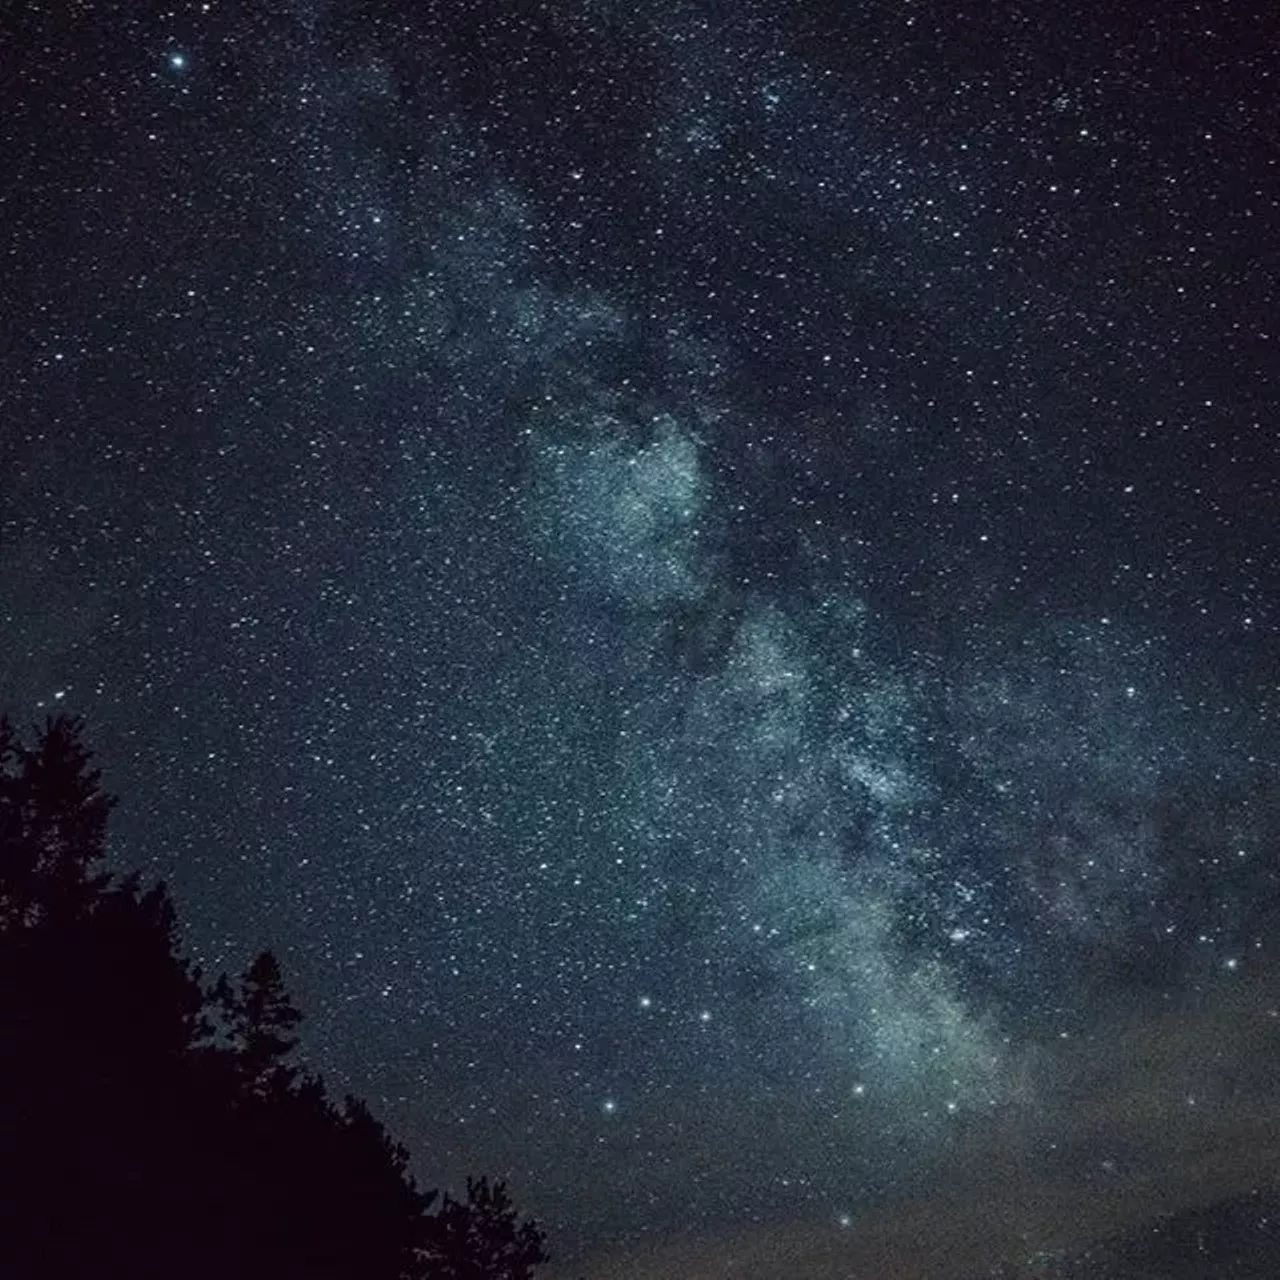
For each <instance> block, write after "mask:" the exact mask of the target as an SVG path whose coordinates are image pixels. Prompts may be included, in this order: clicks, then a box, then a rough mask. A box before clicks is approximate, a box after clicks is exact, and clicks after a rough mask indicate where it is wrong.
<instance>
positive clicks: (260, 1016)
mask: <svg viewBox="0 0 1280 1280" xmlns="http://www.w3.org/2000/svg"><path fill="white" fill-rule="evenodd" d="M214 998H215V999H216V1001H217V1003H218V1006H219V1008H220V1010H221V1014H222V1022H223V1026H224V1029H225V1033H226V1040H227V1047H228V1048H229V1049H230V1051H231V1053H232V1054H234V1055H235V1063H236V1067H237V1070H238V1073H239V1076H240V1078H241V1080H242V1082H243V1083H244V1085H245V1087H246V1088H247V1089H248V1090H249V1091H251V1092H253V1093H263V1092H268V1091H272V1090H281V1089H286V1088H288V1087H289V1085H291V1084H292V1083H293V1082H294V1080H295V1078H296V1074H297V1073H296V1072H295V1071H294V1070H293V1068H292V1067H290V1066H289V1065H288V1063H287V1062H286V1059H287V1058H288V1057H289V1055H290V1054H291V1053H292V1052H293V1051H294V1049H295V1048H296V1047H297V1043H298V1035H297V1030H298V1026H299V1024H300V1023H301V1022H302V1015H301V1014H300V1013H299V1012H298V1010H297V1009H296V1008H295V1007H294V1004H293V1002H292V1000H291V999H290V997H289V993H288V991H287V990H286V989H285V985H284V978H283V975H282V974H281V972H280V962H279V961H278V960H277V959H276V958H275V956H274V955H273V954H272V953H271V952H270V951H262V952H260V953H259V954H258V955H257V956H255V957H254V959H253V961H252V963H251V964H250V965H249V967H248V968H247V969H246V970H245V972H244V977H243V978H241V979H240V982H239V984H233V983H232V982H230V981H229V980H228V979H227V978H226V976H225V975H224V976H223V977H221V978H219V980H218V982H217V984H216V985H215V987H214Z"/></svg>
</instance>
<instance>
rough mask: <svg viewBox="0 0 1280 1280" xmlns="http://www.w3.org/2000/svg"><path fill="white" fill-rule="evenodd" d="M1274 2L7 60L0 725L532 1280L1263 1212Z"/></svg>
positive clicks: (186, 26) (434, 15) (512, 25)
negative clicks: (74, 768) (101, 803)
mask: <svg viewBox="0 0 1280 1280" xmlns="http://www.w3.org/2000/svg"><path fill="white" fill-rule="evenodd" d="M1270 10H1271V6H1270V5H1269V4H1266V3H1263V2H1262V0H1241V3H1226V2H1225V0H1222V2H1220V3H1200V4H1195V3H1189V2H1188V0H1159V2H1157V0H1138V2H1137V3H1126V4H1088V3H1084V2H1083V0H1075V2H1067V0H1060V2H1058V0H1055V2H1054V3H1048V2H1046V3H1043V4H1037V5H1033V4H1029V3H1025V2H1024V3H1018V2H1017V0H995V2H994V3H979V2H978V0H973V3H969V2H967V0H959V2H958V3H953V2H951V0H948V2H946V3H943V2H942V0H937V2H936V3H926V2H924V0H850V2H849V3H846V4H837V3H830V4H825V5H823V4H815V3H808V2H807V0H795V2H794V3H784V2H782V0H734V2H733V3H723V2H719V0H670V2H669V3H668V2H662V3H658V2H649V3H645V2H641V0H633V2H632V3H622V2H621V0H547V2H546V3H534V2H532V0H420V2H418V3H410V2H409V0H399V2H398V3H397V2H396V0H274V3H270V4H257V3H249V2H246V3H243V4H241V3H232V2H231V0H210V2H208V3H188V2H187V0H181V2H178V3H173V4H170V5H166V6H154V5H152V4H151V3H148V2H146V0H138V2H130V3H120V4H105V3H104V4H96V3H93V2H92V0H77V2H74V3H73V2H72V0H66V2H65V3H60V4H57V3H55V4H48V5H46V4H38V3H26V4H20V5H17V4H16V5H10V6H8V7H7V9H6V12H5V14H4V16H3V17H2V18H0V315H2V316H3V321H2V327H0V334H2V335H3V343H2V344H0V638H2V643H0V706H4V707H7V708H8V710H9V711H10V713H11V714H12V715H14V717H15V718H16V719H17V720H18V721H19V723H20V724H24V725H29V724H31V723H33V722H35V721H38V720H40V719H42V718H43V716H44V715H45V714H48V713H49V712H51V711H53V710H57V709H64V710H69V711H74V712H76V713H80V714H83V715H85V716H86V717H87V720H88V724H89V731H90V736H91V740H92V743H93V745H94V746H95V748H96V750H97V752H98V756H99V760H100V762H101V763H102V765H103V766H104V769H105V771H106V775H107V782H108V784H109V786H110V788H111V789H112V790H113V791H115V792H117V793H118V794H119V795H120V796H121V804H120V806H119V809H118V810H117V812H116V815H115V822H114V827H113V832H114V843H113V849H114V856H115V858H116V860H117V861H118V862H119V864H120V865H121V866H138V867H141V868H143V869H144V870H145V871H146V872H147V873H148V874H151V875H156V876H162V877H164V878H165V879H167V880H168V881H169V883H170V885H171V886H172V888H173V890H174V892H175V894H176V896H177V898H178V901H179V905H180V909H181V911H182V914H183V919H184V924H185V927H186V936H187V939H188V944H189V947H190V949H191V951H192V953H193V954H194V955H195V956H196V957H198V958H199V959H200V961H201V962H202V963H204V964H205V965H207V966H209V967H211V968H213V969H216V968H219V967H221V966H224V965H225V966H230V967H233V968H239V967H241V966H242V965H243V964H244V962H245V961H246V960H247V958H248V957H249V955H250V954H251V953H252V952H253V951H254V950H256V949H257V948H258V947H260V946H264V945H270V946H272V947H274V948H275V949H276V950H277V951H278V953H279V954H280V956H281V958H282V961H283V963H284V966H285V970H286V974H287V976H288V978H289V981H290V983H291V986H292V988H293V989H294V991H295V993H296V996H297V998H298V1001H299V1003H300V1004H301V1006H302V1008H303V1009H304V1012H305V1013H306V1015H307V1024H306V1039H305V1044H306V1050H307V1054H308V1059H309V1061H311V1062H312V1063H313V1064H315V1065H316V1066H317V1067H318V1068H319V1069H321V1070H322V1071H323V1072H324V1074H325V1077H326V1079H327V1080H328V1082H329V1083H330V1085H331V1086H332V1087H333V1088H334V1089H335V1090H337V1091H342V1090H345V1089H351V1090H354V1091H356V1092H357V1093H360V1094H362V1095H363V1096H365V1097H367V1098H368V1099H369V1100H370V1102H371V1104H372V1105H373V1106H374V1108H375V1110H376V1111H377V1112H378V1113H379V1114H380V1115H382V1116H383V1117H384V1118H385V1119H386V1120H387V1121H388V1123H389V1124H390V1125H391V1127H392V1128H393V1129H394V1130H395V1131H396V1132H397V1134H398V1135H399V1136H401V1137H402V1138H403V1139H404V1140H405V1141H406V1142H407V1143H408V1144H409V1145H410V1146H411V1147H412V1148H413V1150H414V1152H415V1156H416V1159H417V1167H418V1168H419V1169H420V1171H421V1174H422V1176H423V1179H424V1180H425V1181H426V1182H427V1183H428V1184H429V1185H435V1184H438V1183H440V1182H441V1181H444V1182H448V1183H450V1184H453V1185H456V1184H457V1183H458V1181H459V1180H460V1179H461V1178H462V1177H463V1175H465V1173H467V1172H468V1171H470V1172H477V1173H479V1172H488V1173H491V1174H499V1175H507V1176H509V1177H510V1179H511V1184H512V1189H513V1193H514V1195H515V1197H516V1199H517V1201H518V1203H519V1204H520V1205H521V1207H522V1208H525V1209H526V1210H528V1211H530V1212H534V1213H536V1214H537V1215H538V1216H539V1217H540V1218H541V1219H542V1220H543V1221H544V1223H545V1224H546V1226H547V1227H548V1229H549V1230H550V1232H551V1241H550V1244H551V1247H552V1249H553V1251H554V1253H555V1254H556V1257H557V1261H558V1262H559V1263H560V1264H561V1270H560V1272H559V1274H566V1275H567V1274H570V1272H572V1274H575V1275H576V1274H584V1275H587V1276H588V1277H590V1278H594V1277H615V1276H617V1277H621V1276H627V1277H636V1278H641V1277H643V1278H645V1280H651V1278H652V1277H656V1276H670V1275H672V1274H680V1275H682V1276H687V1277H694V1278H695V1280H696V1278H698V1277H703V1276H711V1275H721V1274H724V1273H725V1267H726V1266H727V1265H729V1264H728V1263H727V1262H726V1260H727V1259H736V1260H737V1262H736V1265H738V1266H740V1267H742V1268H744V1269H745V1270H744V1271H743V1274H747V1273H750V1274H752V1275H756V1276H772V1275H778V1276H783V1275H786V1276H790V1277H795V1276H813V1277H819V1278H824V1277H828V1276H836V1275H839V1276H848V1275H851V1274H857V1275H859V1276H861V1275H872V1274H874V1275H876V1276H877V1277H883V1276H889V1275H894V1274H897V1272H896V1271H895V1270H894V1268H895V1267H896V1268H903V1269H906V1268H908V1267H911V1266H913V1267H915V1268H916V1270H915V1271H912V1272H910V1274H913V1275H925V1274H928V1275H930V1276H952V1275H963V1274H969V1273H970V1272H971V1271H973V1269H975V1268H983V1267H985V1266H987V1265H989V1264H990V1263H991V1262H993V1261H995V1260H996V1259H997V1258H1000V1257H1004V1258H1009V1259H1014V1258H1020V1257H1025V1256H1028V1255H1030V1254H1032V1253H1034V1252H1036V1251H1037V1250H1040V1249H1050V1248H1059V1247H1068V1246H1073V1245H1075V1244H1079V1243H1083V1242H1086V1241H1087V1240H1089V1239H1091V1238H1093V1237H1095V1236H1097V1235H1099V1234H1101V1233H1103V1232H1104V1231H1107V1230H1111V1229H1113V1228H1117V1227H1124V1226H1126V1225H1131V1224H1132V1223H1134V1222H1140V1221H1141V1220H1143V1218H1144V1216H1149V1215H1152V1214H1155V1213H1157V1212H1161V1211H1165V1210H1176V1209H1178V1208H1179V1207H1183V1206H1188V1205H1192V1204H1195V1203H1199V1202H1202V1201H1205V1200H1207V1199H1209V1198H1211V1197H1212V1196H1215V1195H1219V1194H1232V1193H1236V1192H1239V1191H1244V1190H1247V1189H1249V1188H1251V1187H1253V1186H1255V1185H1259V1184H1260V1183H1261V1182H1263V1181H1265V1180H1266V1179H1267V1178H1269V1177H1271V1176H1274V1175H1275V1174H1276V1173H1277V1171H1280V1138H1277V1137H1276V1134H1277V1133H1280V1089H1278V1088H1277V1085H1276V1083H1275V1081H1276V1078H1277V1075H1276V1071H1275V1062H1276V1060H1277V1056H1278V1055H1280V955H1278V954H1277V947H1278V946H1280V647H1278V645H1277V638H1278V633H1280V609H1278V607H1277V596H1276V592H1277V587H1278V586H1280V443H1278V441H1277V421H1276V411H1277V404H1278V402H1280V319H1278V318H1277V308H1278V307H1280V281H1278V280H1277V274H1278V272H1280V143H1278V142H1277V139H1280V56H1278V55H1277V53H1276V48H1277V41H1278V39H1280V20H1277V17H1276V15H1275V14H1273V13H1271V12H1270ZM930 1249H932V1250H934V1253H932V1254H930V1255H929V1257H928V1258H925V1256H924V1254H925V1253H928V1252H929V1250H930ZM922 1251H923V1252H922ZM935 1255H936V1256H935ZM944 1255H945V1256H944ZM859 1267H867V1268H872V1267H874V1268H876V1270H874V1271H872V1270H867V1271H862V1270H858V1269H857V1268H859ZM851 1268H853V1270H850V1269H851ZM930 1268H932V1269H930ZM904 1273H906V1271H905V1270H904ZM734 1274H738V1272H734Z"/></svg>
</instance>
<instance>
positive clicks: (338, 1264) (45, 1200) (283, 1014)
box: [0, 718, 545, 1280]
mask: <svg viewBox="0 0 1280 1280" xmlns="http://www.w3.org/2000/svg"><path fill="white" fill-rule="evenodd" d="M111 805H112V801H111V799H110V798H109V797H107V796H106V795H105V793H104V792H103V790H102V786H101V779H100V776H99V773H98V771H97V770H96V769H94V768H93V767H92V765H91V761H90V756H89V752H88V751H87V749H86V748H85V746H84V743H83V737H82V727H81V725H80V723H79V722H78V721H76V720H72V719H66V718H60V719H52V720H49V721H48V722H47V723H46V725H45V726H44V729H43V731H42V732H41V733H40V734H39V735H38V736H37V740H36V742H35V745H34V746H32V747H27V746H25V745H24V744H23V743H22V742H21V741H20V739H19V737H18V735H17V734H15V732H14V731H13V728H12V726H11V725H10V724H9V723H8V721H7V720H0V1028H3V1034H2V1035H0V1276H3V1277H5V1280H10V1278H12V1280H63V1277H66V1276H71V1275H90V1274H92V1275H99V1276H104V1277H114V1276H129V1277H130V1278H131V1280H160V1278H161V1277H164V1278H165V1280H171V1278H172V1277H173V1276H177V1275H181V1276H183V1277H184V1280H215V1277H216V1278H217V1280H225V1277H227V1276H237V1277H244V1278H245V1280H259V1278H261V1280H267V1278H268V1277H269V1278H270V1280H295V1278H296V1280H357V1277H358V1278H359V1280H431V1278H435V1277H438V1278H439V1280H487V1278H489V1277H493V1278H494V1280H528V1277H529V1276H530V1275H531V1274H532V1271H533V1268H534V1267H535V1266H536V1265H538V1264H539V1263H540V1262H542V1261H545V1253H544V1250H543V1236H542V1233H541V1232H540V1231H539V1230H538V1228H537V1227H536V1226H535V1225H534V1224H533V1223H531V1222H523V1223H521V1222H519V1221H518V1219H517V1215H516V1213H515V1211H514V1209H513V1208H512V1207H511V1204H510V1202H509V1200H508V1198H507V1195H506V1189H505V1187H504V1186H503V1185H502V1184H501V1183H497V1184H494V1185H493V1186H492V1187H491V1186H490V1185H489V1183H488V1182H487V1181H486V1180H485V1179H480V1180H479V1181H474V1182H471V1183H469V1184H468V1192H467V1199H466V1200H465V1201H461V1202H460V1201H456V1200H454V1199H452V1198H451V1197H449V1196H445V1197H444V1198H443V1200H442V1201H440V1202H439V1204H438V1206H437V1199H438V1197H437V1195H436V1193H435V1192H424V1191H421V1190H419V1188H418V1187H417V1185H416V1183H415V1181H414V1178H413V1176H412V1174H411V1173H410V1170H409V1156H408V1153H407V1152H406V1151H405V1149H404V1148H403V1147H401V1146H400V1145H399V1144H397V1143H396V1142H395V1141H394V1140H393V1139H392V1138H391V1137H390V1136H389V1135H388V1134H387V1133H386V1131H385V1130H384V1129H383V1127H382V1126H381V1124H380V1123H379V1122H378V1121H377V1119H376V1118H375V1117H374V1116H373V1115H372V1113H371V1112H370V1111H369V1109H368V1108H367V1107H366V1106H365V1104H364V1103H362V1102H361V1101H360V1100H358V1099H356V1098H353V1097H348V1098H347V1099H346V1100H345V1101H344V1102H343V1103H342V1104H341V1105H338V1104H335V1103H334V1102H333V1101H332V1100H331V1099H330V1098H329V1097H328V1095H327V1093H326V1091H325V1088H324V1086H323V1084H322V1083H321V1081H320V1080H319V1079H318V1078H317V1077H316V1076H315V1075H313V1074H311V1073H309V1072H308V1071H306V1070H305V1068H304V1067H302V1066H300V1065H297V1064H296V1063H295V1061H294V1056H295V1054H296V1050H297V1046H298V1028H299V1024H300V1022H301V1015H300V1014H299V1012H298V1010H297V1009H296V1008H295V1007H294V1005H293V1003H292V1001H291V999H290V998H289V994H288V991H287V989H286V987H285V983H284V979H283V976H282V974H281V970H280V965H279V963H278V961H277V960H276V958H275V956H274V955H273V954H272V953H271V952H269V951H264V952H261V953H260V954H259V955H258V956H257V957H256V958H255V959H254V960H253V961H252V963H251V964H250V965H249V966H248V968H247V969H246V971H245V973H244V975H243V976H242V977H241V978H240V979H239V980H237V981H232V980H231V979H229V978H227V977H226V976H225V975H223V976H221V977H219V978H218V980H217V981H216V982H214V983H213V984H212V985H206V984H205V983H204V979H203V975H202V974H201V973H200V972H199V971H198V970H197V969H195V968H194V967H193V966H192V965H190V964H189V963H188V962H187V961H186V959H185V958H184V957H183V956H182V955H181V952H180V950H179V948H178V944H177V921H176V915H175V912H174V908H173V904H172V901H171V899H170V898H169V895H168V893H167V891H166V890H165V888H164V886H163V885H155V886H152V887H149V888H144V886H143V885H142V883H141V881H140V880H139V879H138V877H136V876H126V877H115V876H112V875H111V874H109V873H107V872H105V871H103V870H102V861H103V858H104V855H105V853H106V831H107V818H108V814H109V812H110V809H111ZM433 1207H434V1211H433Z"/></svg>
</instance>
